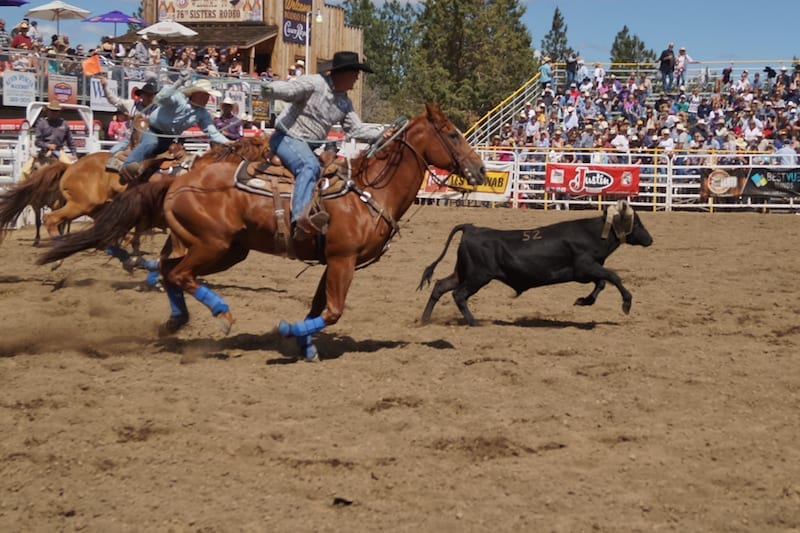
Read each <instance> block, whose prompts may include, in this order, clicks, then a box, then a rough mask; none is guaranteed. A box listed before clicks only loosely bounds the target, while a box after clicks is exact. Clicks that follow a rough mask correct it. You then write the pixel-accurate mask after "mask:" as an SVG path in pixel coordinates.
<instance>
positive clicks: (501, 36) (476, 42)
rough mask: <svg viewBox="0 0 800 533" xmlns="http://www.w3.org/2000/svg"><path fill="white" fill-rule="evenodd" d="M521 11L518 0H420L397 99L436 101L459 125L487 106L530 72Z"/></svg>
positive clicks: (411, 103)
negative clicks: (415, 38) (412, 43)
mask: <svg viewBox="0 0 800 533" xmlns="http://www.w3.org/2000/svg"><path fill="white" fill-rule="evenodd" d="M524 12H525V8H524V6H522V5H520V3H519V1H518V0H427V1H425V2H423V4H422V11H421V12H420V13H419V17H418V19H417V23H416V26H415V29H414V33H415V34H416V35H418V39H419V41H418V43H417V46H416V47H415V49H414V50H413V51H412V52H411V53H410V55H411V61H410V64H409V65H410V68H409V69H408V71H407V72H405V73H404V74H405V76H404V81H403V84H402V89H401V92H400V93H399V94H398V95H397V102H398V105H399V106H401V108H403V109H404V110H406V111H407V112H408V113H412V112H418V111H419V108H420V107H421V105H422V104H423V103H424V102H429V101H435V102H439V103H440V104H441V106H442V109H443V110H444V111H445V113H447V114H448V116H449V117H450V118H451V119H452V120H453V121H454V122H455V123H456V124H457V125H458V126H460V127H462V128H465V127H467V126H468V125H470V124H472V123H473V122H474V121H475V120H476V119H477V118H479V117H480V116H482V115H483V114H484V113H486V112H488V111H489V110H491V109H492V108H493V107H494V106H495V105H497V103H499V102H501V101H502V100H503V99H504V98H506V97H507V96H508V95H509V94H510V93H512V92H513V91H515V90H516V89H518V88H519V86H520V85H521V84H522V83H524V82H525V81H527V80H528V79H529V78H530V77H531V76H532V75H533V74H534V72H535V67H536V65H535V61H534V58H533V54H532V51H531V38H530V34H529V33H528V30H527V28H526V27H525V25H524V24H522V22H521V17H522V15H523V14H524ZM409 108H413V109H409Z"/></svg>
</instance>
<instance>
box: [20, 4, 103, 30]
mask: <svg viewBox="0 0 800 533" xmlns="http://www.w3.org/2000/svg"><path fill="white" fill-rule="evenodd" d="M26 15H27V16H29V17H32V18H35V19H40V20H55V21H56V33H58V34H61V26H60V22H61V21H62V20H68V19H74V20H83V19H85V18H86V17H88V16H89V11H87V10H86V9H81V8H80V7H78V6H73V5H71V4H67V3H65V2H62V1H61V0H55V1H53V2H48V3H46V4H42V5H40V6H38V7H32V8H30V9H29V10H28V12H27V13H26Z"/></svg>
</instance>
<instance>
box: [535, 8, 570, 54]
mask: <svg viewBox="0 0 800 533" xmlns="http://www.w3.org/2000/svg"><path fill="white" fill-rule="evenodd" d="M541 53H542V56H550V57H551V58H552V59H553V61H555V62H564V61H566V60H567V58H568V57H569V56H570V55H572V54H573V53H575V51H574V50H573V49H572V48H570V47H569V46H568V45H567V25H566V24H564V17H563V16H562V15H561V10H560V9H558V8H557V7H556V10H555V12H554V13H553V23H552V24H551V25H550V31H549V32H547V34H546V35H545V36H544V38H543V39H542V49H541Z"/></svg>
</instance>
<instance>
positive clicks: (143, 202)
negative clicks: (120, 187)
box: [36, 178, 174, 265]
mask: <svg viewBox="0 0 800 533" xmlns="http://www.w3.org/2000/svg"><path fill="white" fill-rule="evenodd" d="M173 179H174V178H164V179H161V180H159V181H155V182H152V183H143V184H141V185H137V186H135V187H132V188H130V189H128V190H126V191H124V192H122V193H120V194H119V196H117V197H116V198H114V200H112V201H111V202H108V203H107V204H105V206H104V207H103V208H102V209H101V210H100V211H99V212H98V213H97V216H96V217H95V219H94V224H93V225H92V226H91V227H90V228H88V229H85V230H83V231H78V232H76V233H71V234H69V235H67V236H65V237H62V238H61V239H59V240H58V241H56V242H55V243H54V245H53V246H52V247H51V248H50V249H49V250H47V252H45V253H44V255H42V256H41V257H40V258H39V259H38V260H37V261H36V263H37V264H39V265H44V264H46V263H52V262H54V261H59V260H61V259H64V258H66V257H69V256H71V255H73V254H75V253H78V252H82V251H84V250H89V249H94V248H98V249H105V248H108V247H109V246H113V245H116V244H117V243H118V242H119V241H120V240H122V238H123V237H125V235H127V233H128V231H130V230H131V229H132V228H134V227H135V228H136V229H137V230H138V231H146V230H148V229H152V228H154V227H157V226H159V225H163V223H164V222H163V221H164V198H165V197H166V194H167V190H168V189H169V186H170V185H171V184H172V181H173Z"/></svg>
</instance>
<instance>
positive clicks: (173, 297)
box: [167, 287, 189, 317]
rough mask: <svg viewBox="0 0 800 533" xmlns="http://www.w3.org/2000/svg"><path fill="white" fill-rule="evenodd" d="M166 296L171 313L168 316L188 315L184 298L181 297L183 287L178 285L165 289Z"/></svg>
mask: <svg viewBox="0 0 800 533" xmlns="http://www.w3.org/2000/svg"><path fill="white" fill-rule="evenodd" d="M167 298H169V307H170V309H171V313H170V315H169V316H173V317H179V316H189V310H188V309H187V308H186V300H184V298H183V289H181V288H180V287H173V288H171V289H169V290H168V291H167Z"/></svg>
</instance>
